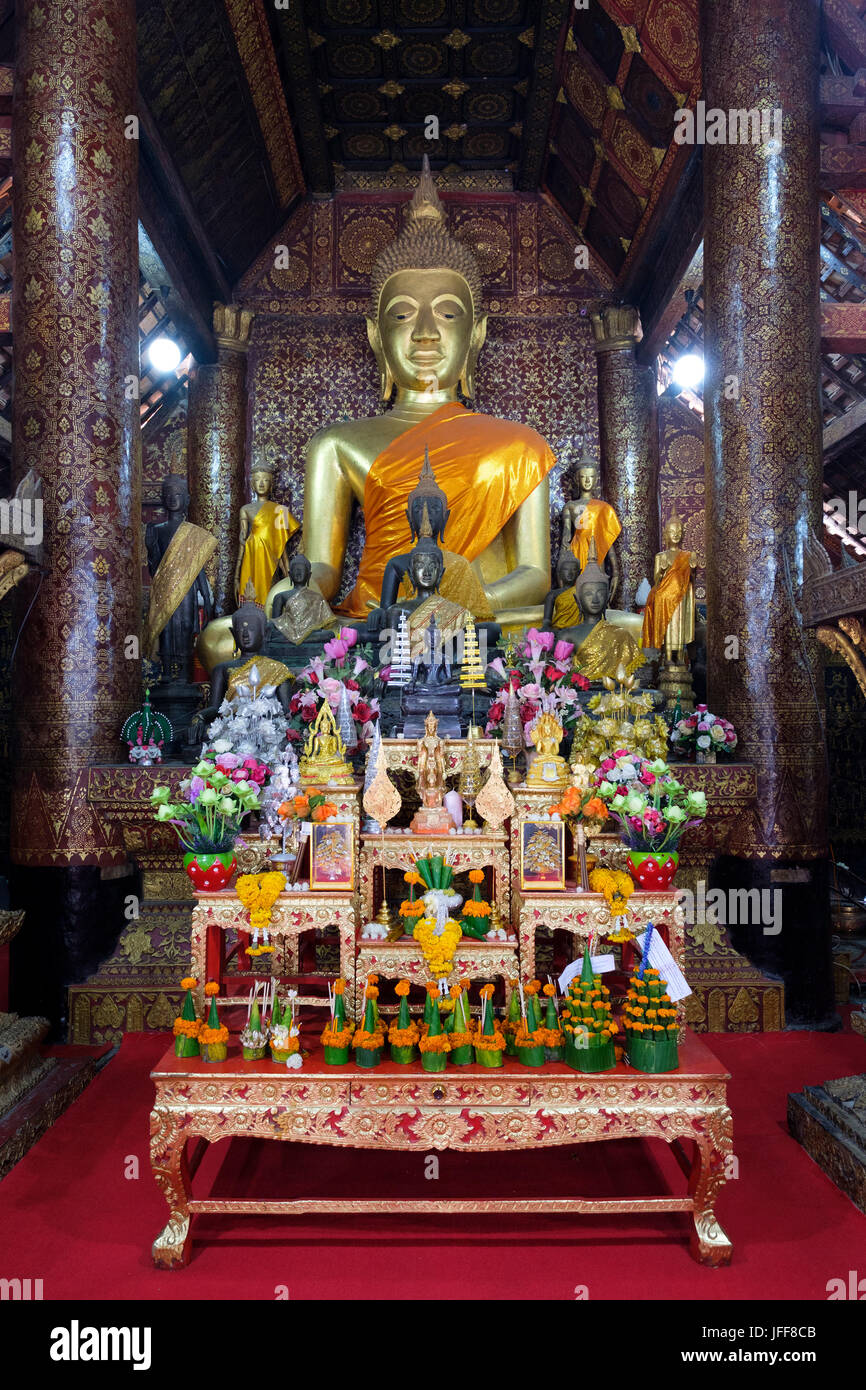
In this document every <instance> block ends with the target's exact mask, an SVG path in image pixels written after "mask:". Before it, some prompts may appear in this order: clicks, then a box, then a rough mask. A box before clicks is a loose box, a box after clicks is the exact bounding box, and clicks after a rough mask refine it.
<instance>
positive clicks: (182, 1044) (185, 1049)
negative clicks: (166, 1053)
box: [174, 989, 201, 1057]
mask: <svg viewBox="0 0 866 1390" xmlns="http://www.w3.org/2000/svg"><path fill="white" fill-rule="evenodd" d="M180 1017H181V1018H182V1019H183V1021H184V1023H197V1022H198V1019H197V1018H196V1013H195V1003H194V1001H193V997H192V990H191V989H188V990H187V992H186V994H185V995H184V997H183V1004H182V1005H181V1009H180ZM174 1055H175V1057H200V1056H201V1048H200V1046H199V1041H198V1038H197V1037H196V1038H189V1037H187V1036H186V1034H185V1033H178V1034H177V1035H176V1036H175V1040H174Z"/></svg>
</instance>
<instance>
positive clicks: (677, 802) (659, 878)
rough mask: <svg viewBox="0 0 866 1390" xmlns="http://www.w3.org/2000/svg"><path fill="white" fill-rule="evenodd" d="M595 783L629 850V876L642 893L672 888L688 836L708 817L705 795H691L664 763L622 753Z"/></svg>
mask: <svg viewBox="0 0 866 1390" xmlns="http://www.w3.org/2000/svg"><path fill="white" fill-rule="evenodd" d="M591 780H592V785H593V786H594V787H596V788H597V790H598V795H599V797H600V798H601V800H602V801H603V802H604V804H605V805H606V806H607V809H608V815H609V816H610V817H611V818H612V819H613V820H614V821H615V822H616V823H617V824H618V825H619V828H620V831H621V833H622V838H623V840H624V841H625V843H626V844H627V845H628V847H629V851H630V853H629V856H628V863H629V870H630V872H631V874H632V876H633V877H634V878H635V880H636V882H637V883H638V885H639V887H641V888H645V889H663V888H668V887H669V886H670V882H671V880H672V878H673V875H674V873H675V872H676V868H677V864H678V863H679V854H678V849H679V843H680V840H681V839H682V836H683V834H684V833H685V831H686V830H689V829H691V827H692V826H695V825H700V823H701V821H702V820H703V819H704V817H705V816H706V814H707V799H706V795H705V793H704V792H700V791H688V790H687V788H686V787H685V786H684V785H683V784H682V782H678V781H677V779H676V777H674V774H673V772H672V771H671V769H670V768H669V767H668V765H667V763H665V762H663V761H662V760H661V759H660V758H657V759H656V760H655V761H654V762H651V763H650V762H647V761H646V759H645V758H638V757H636V756H635V755H634V754H633V753H629V752H627V751H626V750H625V749H622V748H620V749H617V751H616V752H615V753H614V754H613V755H612V756H611V757H608V758H605V759H604V760H603V762H602V763H601V765H600V766H599V768H598V769H597V770H596V772H594V773H593V776H592V779H591Z"/></svg>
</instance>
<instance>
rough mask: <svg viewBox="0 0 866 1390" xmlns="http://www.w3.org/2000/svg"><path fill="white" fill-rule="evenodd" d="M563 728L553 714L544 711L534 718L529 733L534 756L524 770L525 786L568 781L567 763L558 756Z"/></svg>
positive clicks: (542, 785) (558, 783)
mask: <svg viewBox="0 0 866 1390" xmlns="http://www.w3.org/2000/svg"><path fill="white" fill-rule="evenodd" d="M563 737H564V730H563V727H562V725H561V724H560V722H559V720H558V719H557V717H556V715H555V714H551V713H550V711H546V712H545V713H544V714H540V715H539V716H538V718H537V719H536V721H535V723H534V725H533V726H532V729H531V730H530V733H529V740H530V742H531V743H533V744H534V745H535V750H536V753H535V757H534V758H533V760H532V763H531V765H530V766H529V767H528V768H527V771H526V786H527V787H564V786H565V784H566V783H567V781H568V763H567V762H566V761H565V758H563V757H560V753H559V745H560V743H561V742H562V740H563Z"/></svg>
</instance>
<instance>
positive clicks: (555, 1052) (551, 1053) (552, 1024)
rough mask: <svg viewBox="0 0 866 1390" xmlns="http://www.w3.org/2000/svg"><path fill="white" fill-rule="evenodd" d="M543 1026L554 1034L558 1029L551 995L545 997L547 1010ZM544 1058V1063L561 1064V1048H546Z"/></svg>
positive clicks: (554, 1005)
mask: <svg viewBox="0 0 866 1390" xmlns="http://www.w3.org/2000/svg"><path fill="white" fill-rule="evenodd" d="M544 1026H545V1028H548V1029H550V1030H551V1031H552V1032H555V1031H556V1030H557V1029H558V1028H559V1019H558V1018H557V1016H556V1004H555V1003H554V1000H553V995H548V997H547V1009H546V1010H545V1015H544ZM544 1056H545V1059H546V1061H548V1062H561V1061H562V1047H561V1046H560V1047H546V1048H545V1049H544Z"/></svg>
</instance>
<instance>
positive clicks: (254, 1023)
mask: <svg viewBox="0 0 866 1390" xmlns="http://www.w3.org/2000/svg"><path fill="white" fill-rule="evenodd" d="M247 1027H248V1029H249V1031H250V1032H251V1033H262V1034H264V1031H265V1030H264V1027H263V1026H262V1015H261V1011H260V1009H259V1001H258V999H257V1000H256V1001H255V1003H254V1004H253V1007H252V1009H251V1010H250V1021H249V1023H248V1024H247ZM267 1055H268V1045H267V1043H266V1042H264V1043H261V1044H260V1045H259V1046H258V1047H249V1046H248V1045H247V1044H246V1043H241V1056H242V1057H245V1058H246V1059H247V1061H249V1062H260V1061H261V1060H262V1058H263V1057H267Z"/></svg>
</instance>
